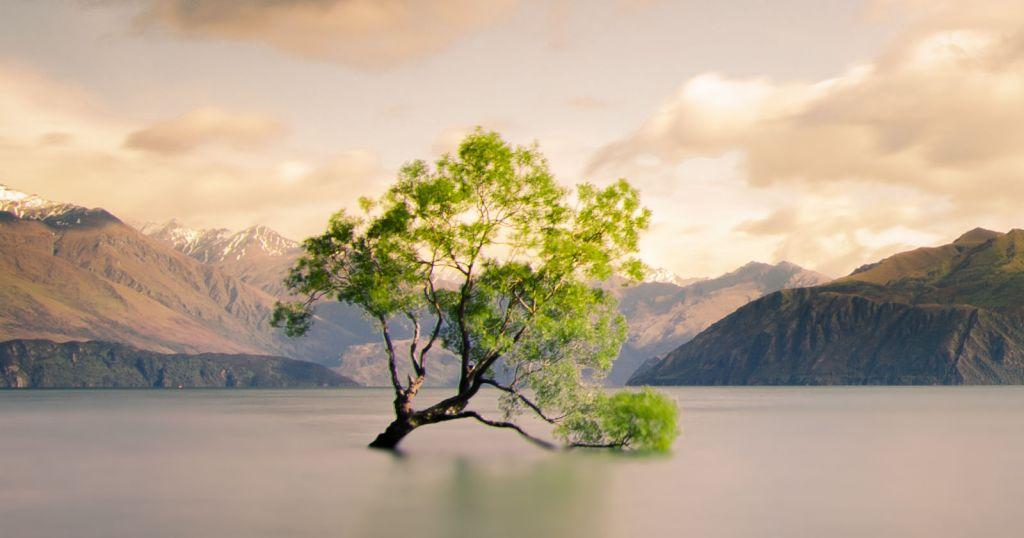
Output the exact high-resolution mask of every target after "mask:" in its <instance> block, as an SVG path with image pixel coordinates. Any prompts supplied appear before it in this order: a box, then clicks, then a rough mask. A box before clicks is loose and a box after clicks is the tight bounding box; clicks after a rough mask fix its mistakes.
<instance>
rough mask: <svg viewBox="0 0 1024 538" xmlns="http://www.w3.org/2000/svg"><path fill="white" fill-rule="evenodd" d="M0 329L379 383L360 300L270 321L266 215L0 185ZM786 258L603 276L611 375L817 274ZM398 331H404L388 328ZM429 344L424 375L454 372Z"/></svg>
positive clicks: (372, 336)
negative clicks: (232, 224)
mask: <svg viewBox="0 0 1024 538" xmlns="http://www.w3.org/2000/svg"><path fill="white" fill-rule="evenodd" d="M0 253H2V254H3V257H2V259H0V300H3V301H4V302H5V304H6V305H7V308H6V309H5V312H4V314H3V316H0V339H49V340H54V341H68V340H100V341H110V342H121V343H124V344H128V345H131V346H134V347H137V348H140V349H143V350H150V351H155V352H163V353H203V352H214V353H247V354H265V355H279V356H286V357H291V358H295V359H300V360H307V361H313V362H318V363H321V364H325V365H329V366H333V367H334V368H335V369H336V370H337V371H338V372H340V373H341V374H343V375H345V376H346V377H348V378H351V379H354V380H356V381H358V382H360V383H362V384H367V385H385V384H387V383H388V379H387V374H386V369H385V368H384V366H383V360H384V354H383V350H382V349H381V345H380V344H379V338H378V336H377V333H376V331H375V330H374V329H373V327H372V325H371V324H370V323H369V322H368V321H366V320H365V319H364V318H363V317H362V315H361V314H360V313H359V311H358V310H356V309H355V308H353V307H351V306H348V305H345V304H341V303H324V304H322V305H321V306H320V307H318V310H317V317H318V319H317V322H316V323H315V324H314V326H313V331H312V332H311V334H310V335H308V336H307V337H305V338H301V339H288V338H286V337H284V336H283V335H282V334H281V333H280V332H279V331H276V330H273V329H272V328H271V327H269V325H268V319H269V315H270V312H271V309H272V306H273V304H274V302H275V301H277V300H279V299H283V298H286V291H285V290H284V288H283V285H282V280H283V277H284V275H285V274H286V272H287V269H288V268H289V267H290V266H291V265H292V264H294V262H295V260H296V259H297V258H298V257H299V256H300V255H301V248H300V245H299V244H298V243H297V242H296V241H293V240H290V239H287V238H285V237H283V236H281V235H280V234H278V233H277V232H275V231H274V230H272V229H270V228H267V227H265V226H254V227H250V228H247V229H245V230H241V231H230V230H227V229H207V230H204V229H193V228H189V227H187V226H185V225H183V224H182V223H180V222H178V221H176V220H171V221H168V222H165V223H159V224H157V223H139V224H135V225H134V226H130V225H128V224H126V223H124V222H122V221H121V220H120V219H118V218H117V217H115V216H114V215H112V214H110V213H108V212H107V211H105V210H103V209H87V208H84V207H81V206H78V205H75V204H69V203H61V202H52V201H49V200H46V199H43V198H40V197H38V196H34V195H29V194H25V193H21V192H18V191H15V190H12V189H8V188H6V187H3V186H0ZM827 280H828V278H827V277H825V276H824V275H820V274H817V273H813V272H811V271H806V270H804V269H801V268H800V267H797V266H795V265H793V264H789V263H785V262H782V263H780V264H776V265H768V264H761V263H750V264H747V265H745V266H743V267H741V268H739V269H737V270H736V271H733V272H731V273H728V274H726V275H723V276H721V277H718V278H714V279H683V278H680V277H678V276H676V275H675V274H673V273H671V272H670V271H666V270H664V269H658V270H655V271H652V273H651V275H650V276H649V278H648V280H647V281H646V282H642V283H639V284H629V285H626V283H625V282H623V281H621V280H617V279H613V280H612V281H609V282H605V283H604V286H605V288H606V289H608V290H609V291H611V292H612V293H613V294H615V295H616V296H617V297H618V298H619V300H620V304H621V309H622V312H623V313H624V315H625V316H626V318H627V321H628V322H629V338H628V341H627V342H626V344H625V345H624V346H623V350H622V354H621V357H620V358H619V360H618V361H616V366H615V368H614V369H613V371H612V372H611V374H610V375H609V378H608V381H609V383H610V384H621V383H622V382H624V381H625V380H626V379H627V378H628V377H629V375H630V374H631V373H632V371H633V369H634V368H636V366H638V365H639V364H640V363H641V362H643V361H644V360H646V359H648V358H650V357H653V356H656V355H661V354H664V353H666V352H668V351H670V350H672V349H674V348H675V347H677V346H678V345H680V344H682V343H683V342H686V341H687V340H689V339H690V338H692V337H693V336H694V335H696V334H697V333H698V332H700V331H701V330H703V329H704V328H705V327H707V326H708V325H710V324H711V323H713V322H714V321H717V320H718V319H720V318H721V317H723V316H725V315H726V314H728V313H729V312H731V311H733V310H735V309H736V308H737V307H739V306H741V305H743V304H745V303H747V302H749V301H751V300H754V299H757V298H758V297H761V296H763V295H765V294H766V293H771V292H774V291H776V290H779V289H782V288H787V287H798V286H809V285H814V284H820V283H822V282H825V281H827ZM395 336H396V338H398V339H401V338H403V337H407V335H405V334H404V333H403V331H401V330H400V329H399V330H398V331H396V335H395ZM452 361H453V358H452V357H450V356H439V357H438V359H437V362H436V363H435V365H434V368H432V370H431V375H430V377H429V379H428V381H429V384H431V385H435V386H437V385H449V384H451V383H452V382H453V380H454V376H456V375H457V373H458V368H457V365H453V364H454V363H453V362H452Z"/></svg>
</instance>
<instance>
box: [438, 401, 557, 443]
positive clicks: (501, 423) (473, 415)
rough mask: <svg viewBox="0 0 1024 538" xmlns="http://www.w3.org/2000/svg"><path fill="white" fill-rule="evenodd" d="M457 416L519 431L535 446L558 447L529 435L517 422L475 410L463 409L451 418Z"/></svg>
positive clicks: (457, 417)
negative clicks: (494, 418) (506, 420)
mask: <svg viewBox="0 0 1024 538" xmlns="http://www.w3.org/2000/svg"><path fill="white" fill-rule="evenodd" d="M459 418H473V419H476V420H477V421H478V422H481V423H483V424H486V425H488V426H491V427H493V428H508V429H510V430H515V431H516V432H518V433H519V435H522V436H523V437H524V438H526V440H528V441H530V442H531V443H533V444H535V445H537V446H539V447H541V448H546V449H548V450H556V449H558V445H556V444H554V443H552V442H550V441H545V440H544V439H541V438H539V437H534V436H532V435H530V434H529V433H527V432H526V430H524V429H522V428H521V427H519V425H518V424H515V423H513V422H505V421H498V420H490V419H486V418H484V417H482V416H480V413H477V412H476V411H463V412H461V413H458V414H456V415H452V416H451V419H459ZM449 420H450V419H449Z"/></svg>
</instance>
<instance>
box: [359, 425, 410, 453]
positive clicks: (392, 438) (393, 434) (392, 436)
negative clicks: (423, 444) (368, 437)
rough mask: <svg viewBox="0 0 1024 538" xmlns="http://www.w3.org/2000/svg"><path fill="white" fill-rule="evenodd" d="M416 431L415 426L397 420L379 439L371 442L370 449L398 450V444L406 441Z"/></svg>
mask: <svg viewBox="0 0 1024 538" xmlns="http://www.w3.org/2000/svg"><path fill="white" fill-rule="evenodd" d="M414 429H415V427H414V426H412V425H411V424H409V423H408V422H406V421H399V420H396V421H394V422H392V423H391V424H388V427H387V428H386V429H385V430H384V431H382V432H381V433H380V434H379V435H377V437H376V438H375V439H374V440H373V441H371V442H370V444H369V445H368V446H369V448H378V449H381V450H396V449H397V448H398V443H400V442H401V441H402V439H405V436H406V435H409V432H411V431H413V430H414Z"/></svg>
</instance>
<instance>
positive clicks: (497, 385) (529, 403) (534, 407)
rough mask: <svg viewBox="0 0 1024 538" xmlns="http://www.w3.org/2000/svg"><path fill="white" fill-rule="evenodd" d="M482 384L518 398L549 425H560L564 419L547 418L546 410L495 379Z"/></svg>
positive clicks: (487, 379)
mask: <svg viewBox="0 0 1024 538" xmlns="http://www.w3.org/2000/svg"><path fill="white" fill-rule="evenodd" d="M480 382H481V383H483V384H484V385H490V386H492V387H495V388H497V389H498V390H501V391H504V392H507V393H509V394H511V395H513V396H515V397H517V398H518V399H519V401H521V402H523V403H524V404H526V406H527V407H529V408H530V409H532V410H533V412H534V413H536V414H537V416H538V417H540V418H542V419H544V421H545V422H547V423H549V424H558V421H559V420H560V419H562V417H554V418H552V417H549V416H547V415H546V414H544V410H542V409H541V408H540V406H539V405H537V404H535V403H533V402H532V401H531V400H530V399H529V398H527V397H526V396H524V395H523V394H522V393H521V392H519V391H517V390H516V389H514V388H512V387H508V386H505V385H502V384H501V383H498V382H497V381H495V380H493V379H489V378H484V379H481V380H480Z"/></svg>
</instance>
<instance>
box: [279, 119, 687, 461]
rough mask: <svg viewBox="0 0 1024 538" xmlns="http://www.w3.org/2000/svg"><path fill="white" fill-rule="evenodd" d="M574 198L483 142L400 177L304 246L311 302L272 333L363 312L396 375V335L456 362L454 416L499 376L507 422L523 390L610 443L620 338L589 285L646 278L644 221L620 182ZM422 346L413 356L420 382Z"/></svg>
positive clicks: (603, 301) (608, 307)
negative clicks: (327, 314)
mask: <svg viewBox="0 0 1024 538" xmlns="http://www.w3.org/2000/svg"><path fill="white" fill-rule="evenodd" d="M572 198H573V197H572V196H571V193H570V191H569V190H567V189H565V188H564V187H562V186H560V185H558V183H557V182H556V181H555V179H554V177H553V176H552V175H551V173H550V171H549V170H548V165H547V161H546V160H545V159H544V157H543V156H542V155H541V154H540V153H539V152H538V151H537V149H536V148H535V147H513V146H511V145H509V144H507V143H506V142H505V141H503V140H502V139H501V137H500V136H498V135H497V134H496V133H490V132H483V131H480V130H477V131H476V132H474V133H473V134H471V135H469V136H468V137H467V138H466V139H465V140H464V141H463V142H462V144H461V145H460V146H459V149H458V152H457V153H456V154H455V155H446V156H444V157H442V158H441V159H440V160H438V161H437V163H436V164H435V166H433V167H431V166H429V165H428V164H427V163H425V162H423V161H412V162H410V163H408V164H406V165H405V166H403V167H402V169H401V170H400V172H399V174H398V179H397V181H396V183H395V184H394V185H393V186H392V187H391V188H390V189H388V190H387V192H385V193H384V194H383V195H382V196H381V197H379V198H378V199H375V200H371V199H363V200H361V201H360V205H361V208H362V212H363V214H362V215H361V216H360V217H352V216H350V215H347V214H345V213H344V212H341V213H338V214H336V215H334V216H333V217H332V218H331V220H330V222H329V223H328V228H327V230H326V231H325V232H324V233H323V234H321V235H319V236H316V237H311V238H309V239H307V240H306V241H305V242H304V243H303V247H304V249H305V255H304V256H303V257H302V258H301V259H300V260H299V261H298V263H297V264H296V265H295V267H293V268H292V270H291V272H290V274H289V276H288V278H287V280H286V282H285V283H286V285H287V287H288V288H289V289H290V290H291V291H292V292H293V293H295V294H296V295H297V296H300V297H303V298H304V300H303V301H297V302H292V303H287V304H281V305H279V306H278V307H277V309H276V310H275V313H274V317H273V320H272V322H273V323H274V325H275V326H280V327H284V328H285V330H286V331H287V332H288V334H289V335H301V334H303V333H305V332H306V331H307V330H308V329H309V324H310V322H311V321H312V319H313V318H312V308H313V306H314V304H315V303H316V301H318V300H320V299H328V300H336V301H344V302H347V303H350V304H353V305H356V306H359V307H360V308H362V309H363V311H364V312H366V314H367V315H368V317H370V318H371V319H373V320H375V321H377V322H378V323H379V325H380V327H381V329H382V333H383V334H384V335H385V338H386V341H387V342H388V344H389V350H388V351H389V358H390V360H391V363H392V364H393V363H394V361H395V360H396V359H395V352H394V350H392V349H391V348H390V340H389V339H388V338H387V334H388V326H389V323H393V322H395V323H405V324H406V325H409V324H415V325H416V327H417V329H419V328H420V327H425V328H427V329H428V331H429V333H427V332H425V333H424V338H425V339H426V340H427V341H428V344H427V346H429V345H432V344H433V343H434V340H435V338H436V340H437V341H438V342H439V344H440V345H441V346H443V347H444V348H446V349H447V350H449V351H451V352H452V353H454V354H455V355H456V356H458V357H459V358H460V360H461V363H462V375H461V379H460V384H459V390H460V392H459V395H458V398H459V400H458V402H459V403H460V404H461V402H462V401H463V400H468V398H470V397H472V395H473V394H475V393H476V391H477V390H478V389H479V388H480V386H481V385H482V384H484V383H485V382H494V379H493V377H494V373H495V370H496V367H497V366H498V365H502V366H503V367H504V368H505V369H506V370H507V372H508V377H509V378H511V381H510V382H508V386H507V387H506V389H507V390H506V392H507V393H508V397H507V398H504V399H503V407H504V408H505V412H506V416H507V417H514V416H515V415H516V414H517V413H519V412H520V411H522V409H523V405H524V398H525V397H522V396H521V394H522V392H521V390H522V389H526V388H528V389H532V391H533V392H534V393H535V395H536V396H535V398H536V406H537V407H538V408H540V409H542V410H545V411H553V412H556V413H557V414H559V415H560V416H561V417H563V418H562V419H561V420H560V421H559V422H561V426H559V428H560V430H559V431H561V432H563V435H564V436H566V437H567V438H573V439H576V438H581V439H590V438H607V437H608V435H606V434H605V433H600V434H593V435H592V434H591V433H590V432H591V431H592V430H593V426H594V424H597V427H598V430H600V431H602V432H603V431H604V426H605V424H604V422H602V421H603V420H604V419H598V418H596V414H599V412H600V411H603V410H605V407H607V406H608V405H610V404H607V403H606V402H605V400H603V399H602V398H603V397H601V396H600V394H599V392H598V389H597V387H596V386H594V385H593V380H597V379H600V378H601V377H602V376H603V375H604V374H605V373H606V372H607V371H608V370H609V369H610V368H611V364H612V361H613V360H614V359H615V357H616V356H617V355H618V353H619V348H620V347H621V345H622V342H623V341H624V340H625V337H626V326H625V322H624V320H623V318H622V316H621V315H620V314H619V313H618V311H617V309H616V304H615V301H614V299H613V298H612V297H611V296H610V295H609V294H607V293H605V292H603V291H602V290H600V289H596V288H593V287H591V285H590V284H589V283H590V282H593V280H595V279H604V278H608V277H609V276H611V275H612V274H616V273H617V274H623V275H626V276H629V277H633V278H640V277H642V275H643V264H642V263H640V261H639V259H637V258H636V257H635V253H636V250H637V242H638V240H639V237H640V233H641V232H642V231H643V230H644V229H646V227H647V226H648V224H649V222H650V212H649V211H648V210H647V209H645V208H644V207H642V205H641V204H640V197H639V193H638V192H637V191H636V190H635V189H633V188H632V187H631V186H630V185H629V183H627V182H626V181H625V180H619V181H617V182H615V183H612V184H611V185H609V186H607V187H605V188H599V187H596V186H594V185H590V184H583V185H580V186H579V187H578V188H577V190H576V193H575V200H573V199H572ZM442 275H443V276H444V277H445V279H446V280H448V281H449V283H448V284H446V285H445V286H441V285H440V278H439V277H440V276H442ZM452 275H454V276H455V280H456V281H457V282H456V283H455V284H454V285H453V284H451V283H450V280H451V278H452ZM432 329H433V330H432ZM435 330H436V332H434V331H435ZM414 334H417V335H418V334H420V333H419V332H418V331H417V332H414ZM416 345H422V343H420V342H414V345H413V347H412V348H411V349H410V356H411V357H413V358H412V360H413V363H414V366H417V368H416V369H417V370H423V371H426V368H425V365H423V364H417V359H416V358H415V354H414V353H413V352H414V351H415V350H416V349H417V348H416ZM419 349H423V348H422V347H421V348H419ZM420 360H422V357H421V359H420ZM393 383H394V384H395V389H396V393H397V394H399V396H400V397H409V396H408V394H405V395H404V396H403V394H404V393H403V392H402V391H403V390H406V389H407V388H408V387H402V386H400V382H399V381H398V380H396V379H393ZM492 384H493V383H492ZM412 385H413V382H412V380H410V381H409V386H412ZM609 401H610V400H609ZM615 401H618V400H615ZM453 405H454V404H453ZM449 411H450V410H445V412H449ZM534 411H536V409H534ZM595 421H597V422H595ZM673 428H674V423H673ZM640 438H641V437H631V438H630V439H631V440H632V439H637V440H639V439H640ZM644 439H646V438H644ZM645 442H646V441H645Z"/></svg>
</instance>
